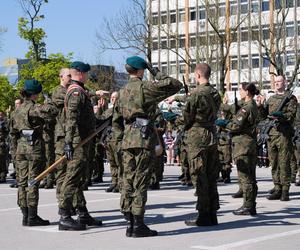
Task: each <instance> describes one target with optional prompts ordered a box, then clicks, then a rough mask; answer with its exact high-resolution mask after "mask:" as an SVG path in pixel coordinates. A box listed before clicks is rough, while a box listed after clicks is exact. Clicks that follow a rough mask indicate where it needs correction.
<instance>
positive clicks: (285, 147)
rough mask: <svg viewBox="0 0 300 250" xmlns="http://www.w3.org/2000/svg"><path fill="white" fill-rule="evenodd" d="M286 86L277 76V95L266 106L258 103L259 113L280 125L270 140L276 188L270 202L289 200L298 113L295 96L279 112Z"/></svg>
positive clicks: (282, 78) (270, 136) (283, 80)
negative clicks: (291, 160)
mask: <svg viewBox="0 0 300 250" xmlns="http://www.w3.org/2000/svg"><path fill="white" fill-rule="evenodd" d="M285 86H286V80H285V77H284V76H276V78H275V89H276V91H277V93H276V94H275V95H273V96H271V97H270V98H269V99H268V101H267V102H266V104H265V106H263V105H261V102H259V103H258V105H259V111H260V112H261V113H263V115H264V117H267V115H269V116H271V117H272V118H273V119H276V120H277V122H278V125H277V126H276V127H273V128H272V129H271V131H270V133H269V139H268V153H269V158H270V164H271V166H272V178H273V182H274V186H275V187H274V192H273V193H272V194H271V195H270V196H268V197H267V198H268V199H269V200H279V199H280V200H281V201H288V200H289V189H290V182H291V166H290V159H291V157H292V153H293V152H292V151H293V145H292V136H293V126H292V125H293V122H294V118H295V116H296V112H297V99H296V97H295V96H292V98H291V99H290V100H289V101H288V103H287V104H286V105H285V106H284V107H283V109H282V111H277V108H278V106H279V105H280V104H281V102H282V100H283V99H284V98H285V97H286V95H287V94H288V93H287V92H285Z"/></svg>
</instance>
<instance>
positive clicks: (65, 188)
mask: <svg viewBox="0 0 300 250" xmlns="http://www.w3.org/2000/svg"><path fill="white" fill-rule="evenodd" d="M70 68H71V69H70V73H71V78H72V81H71V84H70V86H69V87H68V90H67V93H66V97H65V112H66V120H65V121H66V123H65V145H64V152H65V155H66V158H67V160H68V162H67V168H66V176H65V178H64V180H63V183H62V186H61V193H60V197H59V210H60V214H61V218H60V220H59V230H84V229H86V225H88V226H91V225H97V226H100V225H102V222H101V221H96V220H95V219H94V218H92V217H91V216H90V214H89V213H88V210H87V208H86V200H85V198H84V194H83V190H82V186H83V182H84V177H85V173H84V171H85V165H86V162H87V160H88V159H87V157H88V152H89V144H85V145H83V146H81V147H78V148H76V146H77V145H78V144H79V143H80V142H81V141H82V140H83V139H85V138H87V137H88V136H89V135H90V134H91V133H92V132H94V130H95V120H94V114H93V107H92V104H91V101H90V98H89V95H88V93H87V91H86V89H85V87H84V83H85V82H86V80H87V79H88V73H87V72H88V71H89V70H90V65H88V64H85V63H83V62H73V63H72V64H71V66H70ZM75 193H77V194H76V210H77V212H78V221H77V222H76V221H74V220H73V219H72V217H71V210H72V207H73V199H74V198H75V197H74V195H75Z"/></svg>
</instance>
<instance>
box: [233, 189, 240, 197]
mask: <svg viewBox="0 0 300 250" xmlns="http://www.w3.org/2000/svg"><path fill="white" fill-rule="evenodd" d="M231 197H232V198H243V190H242V189H239V190H238V191H237V192H236V193H235V194H233V195H232V196H231Z"/></svg>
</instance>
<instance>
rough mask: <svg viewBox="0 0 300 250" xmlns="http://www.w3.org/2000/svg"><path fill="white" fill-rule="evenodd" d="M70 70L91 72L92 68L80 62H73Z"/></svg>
mask: <svg viewBox="0 0 300 250" xmlns="http://www.w3.org/2000/svg"><path fill="white" fill-rule="evenodd" d="M70 68H71V69H76V70H78V71H80V72H88V71H90V70H91V66H90V65H89V64H87V63H83V62H79V61H76V62H72V63H71V65H70Z"/></svg>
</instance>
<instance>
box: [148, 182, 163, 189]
mask: <svg viewBox="0 0 300 250" xmlns="http://www.w3.org/2000/svg"><path fill="white" fill-rule="evenodd" d="M149 189H151V190H159V189H160V185H159V182H154V183H153V184H151V185H150V186H149Z"/></svg>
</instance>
